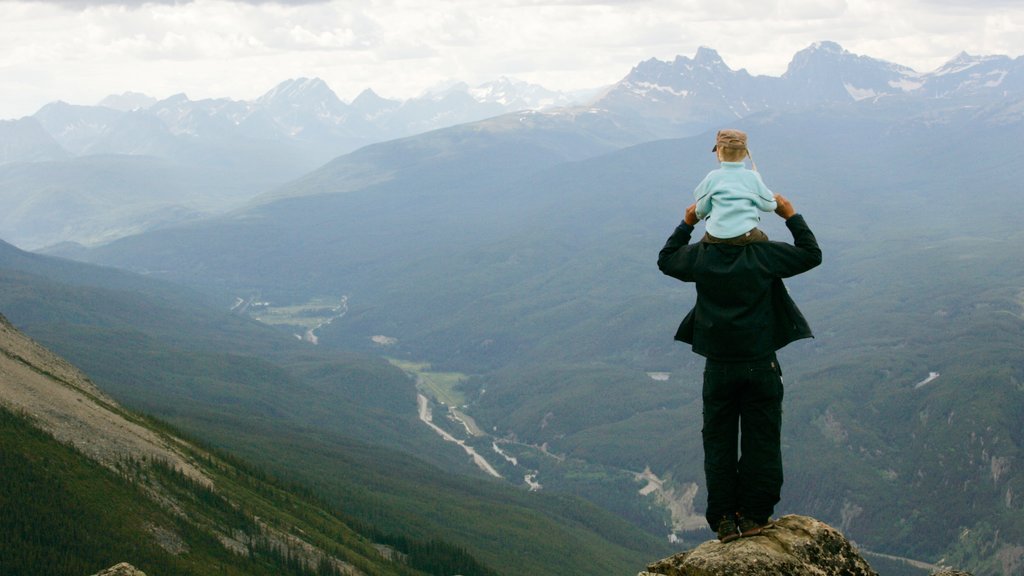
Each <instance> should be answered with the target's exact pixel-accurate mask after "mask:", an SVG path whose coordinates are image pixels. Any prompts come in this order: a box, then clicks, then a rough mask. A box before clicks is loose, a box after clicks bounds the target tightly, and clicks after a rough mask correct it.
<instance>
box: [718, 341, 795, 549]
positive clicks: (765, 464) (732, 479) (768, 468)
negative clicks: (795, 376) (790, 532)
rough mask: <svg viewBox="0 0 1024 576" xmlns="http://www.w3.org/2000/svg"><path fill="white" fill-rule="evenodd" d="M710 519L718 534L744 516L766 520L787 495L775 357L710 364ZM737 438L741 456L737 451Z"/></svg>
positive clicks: (780, 402)
mask: <svg viewBox="0 0 1024 576" xmlns="http://www.w3.org/2000/svg"><path fill="white" fill-rule="evenodd" d="M703 397H704V429H703V437H704V474H705V477H706V479H707V485H708V506H707V513H706V515H705V517H706V518H707V520H708V524H709V525H710V526H711V529H712V530H715V529H717V527H718V522H719V521H720V520H721V519H722V516H724V515H727V514H728V515H731V514H733V513H736V512H739V513H741V514H743V515H744V516H746V517H748V518H750V519H752V520H756V521H764V520H767V519H768V518H769V517H771V515H772V513H773V512H774V511H775V505H776V504H777V503H778V502H779V499H780V497H781V491H782V448H781V433H782V370H781V369H780V367H779V362H778V360H777V359H776V357H775V355H774V354H772V355H771V356H769V357H766V358H764V359H761V360H755V361H750V362H724V361H719V360H711V359H708V360H707V363H706V364H705V365H704V390H703ZM737 435H738V436H739V439H738V440H739V442H738V443H739V452H737Z"/></svg>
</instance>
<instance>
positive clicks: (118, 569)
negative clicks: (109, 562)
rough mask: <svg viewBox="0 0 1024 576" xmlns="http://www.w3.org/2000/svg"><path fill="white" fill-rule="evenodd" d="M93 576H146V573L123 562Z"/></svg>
mask: <svg viewBox="0 0 1024 576" xmlns="http://www.w3.org/2000/svg"><path fill="white" fill-rule="evenodd" d="M93 576H146V573H145V572H143V571H142V570H139V569H138V568H136V567H135V566H132V565H131V564H129V563H127V562H121V563H120V564H118V565H116V566H111V567H110V568H107V569H106V570H101V571H100V572H97V573H96V574H93Z"/></svg>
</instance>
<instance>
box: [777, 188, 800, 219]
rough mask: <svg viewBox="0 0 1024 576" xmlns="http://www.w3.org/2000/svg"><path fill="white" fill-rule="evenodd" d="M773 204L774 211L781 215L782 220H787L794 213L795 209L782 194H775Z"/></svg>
mask: <svg viewBox="0 0 1024 576" xmlns="http://www.w3.org/2000/svg"><path fill="white" fill-rule="evenodd" d="M775 204H776V206H775V213H776V214H778V215H779V216H782V218H783V219H784V220H789V217H790V216H792V215H793V214H796V209H795V208H793V205H792V204H790V202H789V200H786V198H785V197H784V196H783V195H782V194H776V195H775Z"/></svg>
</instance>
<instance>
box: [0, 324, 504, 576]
mask: <svg viewBox="0 0 1024 576" xmlns="http://www.w3.org/2000/svg"><path fill="white" fill-rule="evenodd" d="M0 430H2V431H3V434H0V461H2V462H3V469H4V478H3V481H2V482H0V498H2V499H3V501H4V502H5V503H6V505H5V507H4V514H3V515H2V518H0V526H2V528H3V530H2V532H3V534H4V538H2V539H0V555H2V557H3V558H4V569H5V571H6V572H8V573H17V574H55V573H59V574H88V573H92V572H94V571H96V570H97V569H98V568H102V567H103V566H108V565H110V564H113V563H115V562H118V561H124V560H130V561H131V562H132V563H133V564H134V565H136V566H139V567H141V568H143V569H144V570H145V571H146V572H148V573H150V574H172V573H173V574H247V575H256V574H267V575H271V574H283V573H288V574H297V575H298V574H308V575H311V576H312V575H314V574H354V573H355V574H365V573H374V574H394V575H396V576H397V575H409V576H413V575H417V574H430V573H435V574H436V573H437V572H436V570H438V569H440V568H441V567H443V568H444V569H445V570H449V571H460V572H462V571H465V573H467V574H470V573H471V574H480V575H490V574H495V572H494V571H492V570H490V569H488V568H486V567H484V566H483V565H481V564H480V563H478V562H476V561H475V560H474V559H473V558H472V557H470V556H468V555H467V554H466V553H465V552H464V551H463V550H461V549H459V548H457V547H455V546H451V545H448V544H445V543H443V542H440V541H437V540H432V541H431V542H430V543H429V545H428V543H427V542H425V541H424V542H416V541H409V540H395V541H394V542H393V543H392V545H390V546H388V545H386V544H388V543H389V537H388V536H387V535H385V534H382V533H375V532H374V531H373V530H372V529H370V528H368V527H366V526H362V525H359V524H354V526H355V527H353V525H350V524H349V523H347V522H346V520H345V519H343V518H342V517H340V516H339V515H338V513H337V512H336V511H335V510H332V509H330V508H329V507H326V506H325V505H324V504H323V502H320V501H317V500H316V499H314V498H311V497H310V496H309V495H308V494H303V493H302V492H300V491H297V490H296V489H295V488H294V487H289V486H287V485H285V484H283V483H280V482H277V481H275V480H273V479H272V478H271V477H269V476H268V475H267V474H266V473H264V472H262V471H260V470H257V469H255V468H252V467H251V466H248V465H246V464H244V463H243V462H241V461H240V460H238V459H233V458H230V457H227V456H225V455H224V454H223V453H218V452H216V451H213V450H210V449H209V448H205V447H203V446H200V445H198V444H197V443H195V442H194V441H190V440H186V439H184V438H182V437H180V436H178V435H177V434H176V433H175V431H174V430H172V429H170V428H168V427H167V426H166V425H164V424H162V423H160V422H157V421H154V420H152V419H149V418H146V417H143V416H140V415H139V414H137V413H134V412H132V411H130V410H126V409H125V408H123V407H122V406H120V405H119V404H118V403H117V402H115V401H114V400H113V399H112V398H110V397H109V396H107V395H106V394H104V393H103V392H102V391H101V390H100V389H99V388H97V387H96V386H95V384H93V383H92V382H91V381H90V380H89V378H88V377H86V376H85V375H84V374H83V373H81V372H80V371H78V370H77V369H76V368H75V367H74V366H72V365H71V364H69V363H68V362H66V361H65V360H63V359H62V358H60V357H58V356H55V355H54V354H52V353H50V352H49V351H48V350H46V349H45V348H42V347H41V346H39V345H38V344H37V343H35V342H33V341H32V340H30V339H29V338H27V337H25V336H24V335H22V334H21V333H20V332H18V331H17V330H16V329H15V328H14V327H13V326H12V325H11V324H10V322H8V321H7V319H6V318H4V317H3V316H0Z"/></svg>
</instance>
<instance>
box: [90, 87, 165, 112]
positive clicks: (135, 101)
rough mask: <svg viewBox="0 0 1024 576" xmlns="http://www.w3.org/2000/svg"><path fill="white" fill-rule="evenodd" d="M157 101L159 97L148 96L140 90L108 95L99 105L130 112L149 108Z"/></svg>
mask: <svg viewBox="0 0 1024 576" xmlns="http://www.w3.org/2000/svg"><path fill="white" fill-rule="evenodd" d="M156 102H157V99H156V98H153V97H152V96H147V95H145V94H142V93H139V92H124V93H123V94H111V95H110V96H107V97H106V98H104V99H103V100H100V101H99V102H98V103H97V106H103V107H105V108H113V109H114V110H123V111H125V112H130V111H132V110H139V109H143V108H149V107H150V106H152V105H153V104H156Z"/></svg>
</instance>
